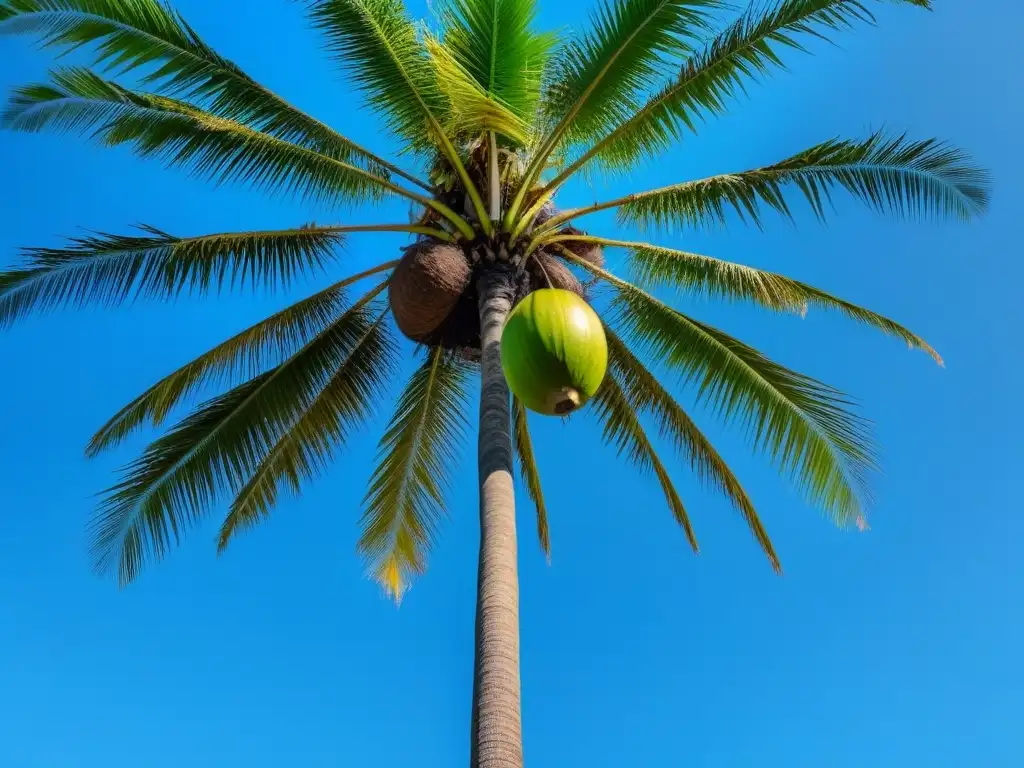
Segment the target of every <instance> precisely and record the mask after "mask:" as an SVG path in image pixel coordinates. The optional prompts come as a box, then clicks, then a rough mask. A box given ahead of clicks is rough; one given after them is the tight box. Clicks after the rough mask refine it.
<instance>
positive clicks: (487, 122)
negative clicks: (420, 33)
mask: <svg viewBox="0 0 1024 768" xmlns="http://www.w3.org/2000/svg"><path fill="white" fill-rule="evenodd" d="M426 46H427V50H428V51H429V52H430V59H431V61H432V62H433V64H434V68H435V70H436V71H437V81H438V83H439V86H440V88H441V90H442V91H444V93H445V95H446V96H447V97H448V102H449V105H450V110H449V117H448V130H449V131H450V132H451V133H452V134H453V135H456V136H460V135H461V136H478V135H480V134H481V133H484V132H485V131H494V132H495V133H498V134H501V135H502V136H505V137H506V138H508V139H510V140H511V141H512V142H514V143H515V144H520V145H522V144H525V143H526V142H527V140H528V138H529V124H528V123H527V122H526V121H525V120H523V119H522V118H520V117H519V116H518V115H517V114H516V113H515V112H513V111H512V110H511V109H510V108H509V107H508V106H506V105H505V104H504V103H502V102H501V101H500V99H499V98H497V97H496V96H494V95H492V94H489V93H488V92H487V90H486V89H485V88H484V87H483V86H481V85H480V84H479V83H478V82H477V81H476V80H475V79H474V78H473V76H472V75H471V74H470V73H469V72H468V71H467V70H466V69H465V67H463V66H462V64H461V63H460V62H459V61H458V60H457V59H456V58H455V56H454V54H453V53H452V52H451V51H449V50H448V49H447V48H446V47H445V45H444V44H443V43H442V42H441V41H440V40H438V39H436V38H434V37H429V36H428V37H427V41H426Z"/></svg>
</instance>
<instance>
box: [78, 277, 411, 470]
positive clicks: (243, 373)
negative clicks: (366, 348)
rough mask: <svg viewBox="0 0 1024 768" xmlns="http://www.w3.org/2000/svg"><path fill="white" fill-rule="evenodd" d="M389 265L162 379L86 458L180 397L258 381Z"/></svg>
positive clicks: (153, 419) (114, 421)
mask: <svg viewBox="0 0 1024 768" xmlns="http://www.w3.org/2000/svg"><path fill="white" fill-rule="evenodd" d="M397 264H398V261H397V260H396V261H390V262H387V263H386V264H381V265H379V266H377V267H374V268H373V269H370V270H367V271H365V272H360V273H359V274H357V275H353V276H352V277H348V278H346V279H344V280H340V281H338V282H336V283H334V284H332V285H330V286H328V287H327V288H325V289H324V290H322V291H318V292H317V293H315V294H313V295H312V296H309V297H308V298H305V299H303V300H302V301H298V302H296V303H295V304H292V305H291V306H289V307H286V308H285V309H282V310H281V311H280V312H276V313H274V314H273V315H271V316H270V317H267V318H265V319H264V320H261V321H260V322H258V323H256V324H255V325H252V326H250V327H249V328H246V329H245V330H244V331H242V332H241V333H238V334H235V335H234V336H232V337H231V338H230V339H227V340H226V341H224V342H221V343H220V344H218V345H217V346H216V347H214V348H213V349H211V350H209V351H208V352H206V353H204V354H202V355H200V356H199V357H198V358H196V359H195V360H193V361H192V362H190V363H187V364H186V365H183V366H182V367H180V368H178V369H177V370H176V371H174V372H173V373H171V374H170V375H168V376H165V377H164V378H162V379H161V380H160V381H158V382H157V383H156V384H154V385H153V386H152V387H150V388H149V389H147V390H146V391H145V392H143V393H142V394H141V395H139V396H138V397H137V398H135V399H134V400H132V401H131V402H130V403H128V404H127V405H126V406H124V407H123V408H122V409H121V410H120V411H118V412H117V413H116V414H115V415H114V416H113V417H112V418H111V419H110V420H109V421H107V423H106V424H104V425H103V426H102V427H101V428H100V429H99V431H97V432H96V434H95V435H93V437H92V439H91V440H90V441H89V445H88V446H87V447H86V455H87V456H89V457H90V458H91V457H95V456H97V455H99V454H100V453H101V452H102V451H104V450H106V449H108V448H112V447H114V446H115V445H118V444H119V443H120V442H121V441H123V440H124V439H125V438H126V437H128V436H129V435H130V434H132V433H133V432H134V431H135V430H136V429H138V428H139V427H140V426H142V425H143V424H145V423H146V422H149V423H151V424H152V425H153V426H154V427H155V426H159V425H160V424H161V423H162V422H163V421H164V419H166V418H167V414H168V413H170V412H171V410H172V409H173V408H174V407H175V406H177V405H178V404H179V403H181V402H182V401H183V400H184V399H185V398H187V397H189V396H190V395H192V394H194V393H195V392H197V391H199V390H201V389H202V388H203V387H204V386H209V385H214V386H220V387H223V386H230V385H232V384H233V383H234V382H236V381H238V380H239V379H242V380H246V379H250V378H252V377H254V376H258V375H259V374H260V373H262V372H264V371H265V370H266V369H267V368H268V367H270V366H272V365H273V364H274V363H275V362H277V361H280V360H284V359H287V358H288V357H290V356H291V355H293V354H295V352H296V351H298V350H299V349H301V348H302V347H303V346H304V345H305V344H307V343H308V342H309V341H310V340H311V339H313V338H314V337H316V335H317V334H319V333H321V332H322V331H323V330H324V329H325V328H327V327H328V326H329V325H330V324H331V323H332V322H334V320H335V319H336V318H337V317H338V315H339V314H340V313H341V311H342V309H343V307H344V305H345V289H346V288H347V287H348V286H349V285H351V284H352V283H355V282H357V281H359V280H363V279H364V278H367V277H370V276H371V275H375V274H378V273H380V272H383V271H385V270H388V269H393V268H394V267H395V266H397Z"/></svg>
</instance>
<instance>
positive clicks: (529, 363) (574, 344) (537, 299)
mask: <svg viewBox="0 0 1024 768" xmlns="http://www.w3.org/2000/svg"><path fill="white" fill-rule="evenodd" d="M501 367H502V369H503V370H504V371H505V379H506V380H507V381H508V385H509V388H510V389H511V390H512V392H513V393H514V394H515V396H516V397H518V398H519V400H520V402H522V404H523V405H525V406H526V407H527V408H529V409H530V410H531V411H536V412H537V413H543V414H546V415H548V416H556V415H564V414H567V413H570V412H572V411H574V410H576V409H577V408H579V407H581V406H582V405H583V404H584V403H586V402H587V400H589V399H590V398H591V397H593V396H594V394H595V393H596V392H597V389H598V387H600V386H601V381H602V380H603V379H604V374H605V370H606V369H607V368H608V342H607V340H606V339H605V336H604V328H603V327H602V326H601V319H600V318H599V317H598V316H597V313H596V312H594V310H593V309H591V307H590V305H589V304H587V302H585V301H584V300H583V299H581V298H580V297H579V296H577V295H576V294H575V293H573V292H572V291H565V290H561V289H558V288H543V289H541V290H539V291H534V292H533V293H531V294H529V295H528V296H527V297H526V298H525V299H523V300H522V301H521V302H520V303H519V304H518V305H517V306H516V308H515V309H513V310H512V312H511V313H510V314H509V316H508V320H507V321H506V322H505V328H504V330H503V331H502V334H501Z"/></svg>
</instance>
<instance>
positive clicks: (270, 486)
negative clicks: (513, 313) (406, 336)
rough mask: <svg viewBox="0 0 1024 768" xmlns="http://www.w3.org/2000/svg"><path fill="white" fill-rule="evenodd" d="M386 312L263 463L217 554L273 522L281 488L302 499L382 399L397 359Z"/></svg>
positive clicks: (224, 531) (247, 487)
mask: <svg viewBox="0 0 1024 768" xmlns="http://www.w3.org/2000/svg"><path fill="white" fill-rule="evenodd" d="M387 311H388V310H387V309H384V310H383V311H379V312H378V314H377V319H376V320H375V321H374V322H373V323H372V324H371V325H370V326H369V327H368V328H367V329H366V331H365V332H364V333H363V335H362V336H360V337H359V339H358V340H357V341H355V342H354V343H353V344H352V346H351V348H350V350H349V352H348V356H347V357H346V358H345V361H344V362H343V363H342V364H341V365H340V366H339V367H338V369H337V370H336V371H335V372H334V375H333V376H331V379H330V380H329V381H328V382H327V384H326V385H325V386H324V388H323V389H322V390H321V391H320V392H319V393H318V394H317V395H316V397H315V398H314V399H313V401H312V402H311V403H310V404H309V406H308V407H307V408H306V409H305V411H304V412H303V413H302V415H301V416H300V417H299V418H298V419H297V420H296V421H295V423H294V424H293V425H292V426H291V427H289V428H288V430H287V431H286V432H285V434H284V435H283V436H282V437H281V438H280V439H279V440H278V441H277V443H275V444H274V447H273V448H271V449H270V451H269V452H268V453H267V455H266V456H265V457H264V459H263V460H262V461H261V462H260V465H259V467H258V469H257V470H256V472H255V473H254V474H253V475H252V477H250V478H249V480H248V482H247V483H246V484H245V486H244V487H243V488H242V490H241V491H240V492H239V494H238V496H237V497H236V498H235V500H234V502H233V503H232V505H231V510H230V511H229V513H228V515H227V517H226V518H225V520H224V523H223V525H221V529H220V536H219V538H218V544H217V549H218V551H223V550H224V549H226V548H227V545H228V543H229V542H230V541H231V539H232V538H233V537H234V536H236V535H237V534H238V533H240V532H242V531H244V530H248V529H250V528H253V527H255V526H256V525H257V524H258V523H260V522H261V521H262V520H264V519H266V518H267V517H269V515H270V512H271V510H272V509H273V507H274V505H275V504H276V503H277V498H278V493H279V491H280V487H281V486H282V485H285V484H286V485H287V486H288V487H289V488H290V490H291V491H292V493H294V494H295V495H296V496H298V495H299V493H300V492H301V490H302V489H301V484H302V483H303V482H305V481H308V480H311V479H313V478H315V477H316V476H317V475H318V474H319V473H320V472H322V471H323V470H324V469H326V467H327V466H328V465H329V464H330V462H331V460H332V459H333V458H334V456H335V453H336V452H337V450H338V449H339V448H340V447H341V446H343V445H344V444H345V442H346V440H347V439H348V437H349V435H350V434H351V433H352V432H353V431H354V430H355V429H356V428H358V427H359V426H360V425H361V424H362V423H363V422H364V421H365V420H366V419H367V418H368V417H369V416H370V414H371V413H372V412H373V410H374V406H375V404H376V402H378V401H379V400H380V399H382V398H383V396H384V390H385V385H386V384H387V381H388V379H389V378H390V377H391V374H392V373H393V372H394V368H395V362H396V357H397V353H398V348H397V346H396V345H395V342H394V340H393V338H392V336H391V334H390V332H389V330H388V327H387V326H386V325H385V324H384V323H383V321H384V319H385V317H386V314H387Z"/></svg>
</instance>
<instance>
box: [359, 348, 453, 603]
mask: <svg viewBox="0 0 1024 768" xmlns="http://www.w3.org/2000/svg"><path fill="white" fill-rule="evenodd" d="M469 372H470V367H469V365H468V364H467V363H465V362H463V361H460V360H457V359H455V358H454V357H452V356H451V355H450V354H449V353H447V352H446V351H445V350H444V349H442V348H441V347H435V348H434V349H433V350H431V351H430V352H429V354H428V357H427V359H426V360H425V361H424V363H423V365H421V366H420V368H419V369H418V370H417V371H416V372H415V373H414V374H413V375H412V377H411V378H410V379H409V383H408V384H407V385H406V387H405V390H404V391H403V392H402V395H401V397H400V398H399V400H398V404H397V406H396V409H395V413H394V415H393V416H392V417H391V421H390V423H389V424H388V429H387V431H386V432H385V433H384V436H383V438H381V442H380V453H379V462H380V463H379V464H378V466H377V469H376V470H375V471H374V473H373V477H372V479H371V481H370V490H369V492H368V493H367V495H366V500H365V503H366V511H365V512H364V514H363V517H362V533H361V535H360V537H359V551H360V553H361V554H362V555H363V557H365V558H366V560H367V563H368V566H369V571H370V573H371V574H372V575H373V577H374V578H375V579H376V580H377V581H378V582H380V584H381V585H382V586H383V587H384V589H385V591H386V592H387V593H388V594H389V595H391V596H392V597H394V598H395V599H396V600H400V599H401V597H402V595H403V594H404V592H405V590H406V589H407V588H408V586H409V582H410V580H411V579H412V577H413V576H414V575H416V574H419V573H422V572H423V570H424V568H425V567H426V563H425V557H426V552H427V550H428V549H429V548H430V545H431V543H432V541H433V538H434V535H435V533H436V530H437V527H438V525H439V523H440V522H441V519H442V518H443V517H444V514H445V511H444V503H445V502H444V491H445V488H446V487H447V485H448V482H449V479H450V478H451V476H452V473H453V472H454V470H455V468H456V465H457V453H458V443H459V441H460V439H461V437H462V435H463V431H464V429H465V426H466V420H465V415H464V409H465V406H466V391H465V388H466V383H467V381H468V378H469Z"/></svg>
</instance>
